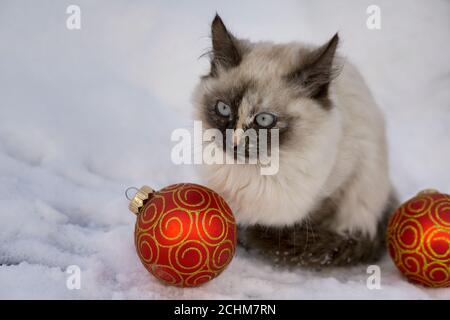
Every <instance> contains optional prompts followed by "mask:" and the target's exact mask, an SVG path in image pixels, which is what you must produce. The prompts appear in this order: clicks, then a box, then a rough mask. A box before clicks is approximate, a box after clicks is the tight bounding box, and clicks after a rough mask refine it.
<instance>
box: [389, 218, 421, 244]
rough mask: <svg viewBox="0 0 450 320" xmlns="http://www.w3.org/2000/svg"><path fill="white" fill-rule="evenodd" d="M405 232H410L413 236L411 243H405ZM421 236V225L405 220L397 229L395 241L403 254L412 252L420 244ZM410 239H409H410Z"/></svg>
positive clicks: (412, 220) (411, 220)
mask: <svg viewBox="0 0 450 320" xmlns="http://www.w3.org/2000/svg"><path fill="white" fill-rule="evenodd" d="M407 232H412V233H413V234H414V236H413V237H412V240H413V242H412V243H409V244H408V243H406V242H405V241H404V240H403V238H404V237H405V234H406V233H407ZM422 234H423V229H422V225H421V224H420V223H419V222H418V221H416V220H414V219H406V220H405V221H403V222H401V223H400V224H399V226H398V229H397V230H396V232H395V240H396V242H397V244H398V246H399V248H401V249H402V250H404V252H408V251H409V252H414V251H415V249H416V248H417V246H418V245H419V242H420V236H421V235H422ZM410 238H411V237H410Z"/></svg>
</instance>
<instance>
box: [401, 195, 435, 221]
mask: <svg viewBox="0 0 450 320" xmlns="http://www.w3.org/2000/svg"><path fill="white" fill-rule="evenodd" d="M433 201H434V200H433V197H432V196H431V195H423V196H421V197H419V198H414V199H412V200H410V201H408V202H407V203H406V210H404V211H403V212H404V213H405V214H406V215H408V216H413V217H420V216H423V215H426V214H427V212H428V211H429V210H430V208H431V205H432V204H433ZM418 204H420V206H419V207H418V208H415V206H417V205H418Z"/></svg>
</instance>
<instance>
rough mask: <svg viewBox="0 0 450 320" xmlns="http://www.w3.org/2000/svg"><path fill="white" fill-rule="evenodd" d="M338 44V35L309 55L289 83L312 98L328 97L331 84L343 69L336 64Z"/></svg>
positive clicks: (289, 78) (292, 74) (291, 76)
mask: <svg viewBox="0 0 450 320" xmlns="http://www.w3.org/2000/svg"><path fill="white" fill-rule="evenodd" d="M338 43H339V36H338V34H337V33H336V34H335V35H334V36H333V37H332V38H331V40H329V41H328V42H327V43H326V44H324V45H323V46H321V47H319V48H317V49H315V50H313V51H312V52H311V53H309V54H308V55H307V56H306V57H305V59H304V61H303V62H302V64H301V66H300V67H299V69H297V70H295V71H294V72H292V73H291V74H289V75H288V76H287V78H288V80H289V82H291V83H293V84H294V85H295V86H296V87H298V88H299V90H301V91H302V92H303V93H304V94H306V95H307V96H309V97H311V98H315V99H320V98H324V97H326V96H327V95H328V87H329V84H330V82H331V81H332V80H333V79H334V78H335V77H337V76H338V74H339V72H340V69H341V68H340V66H338V65H337V64H336V63H335V53H336V49H337V46H338Z"/></svg>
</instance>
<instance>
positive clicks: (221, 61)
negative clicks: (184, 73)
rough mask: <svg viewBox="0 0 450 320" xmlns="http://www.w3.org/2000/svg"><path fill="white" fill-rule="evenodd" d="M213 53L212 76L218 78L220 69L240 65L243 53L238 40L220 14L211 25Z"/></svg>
mask: <svg viewBox="0 0 450 320" xmlns="http://www.w3.org/2000/svg"><path fill="white" fill-rule="evenodd" d="M211 38H212V52H211V75H212V76H216V75H217V71H218V69H219V68H223V69H225V70H226V69H229V68H232V67H235V66H237V65H239V63H240V62H241V59H242V57H241V53H240V52H239V48H238V40H237V39H236V38H235V37H234V36H233V35H232V34H231V33H230V32H229V31H228V30H227V28H226V27H225V25H224V23H223V21H222V19H221V18H220V16H219V15H218V14H216V16H215V17H214V20H213V22H212V24H211Z"/></svg>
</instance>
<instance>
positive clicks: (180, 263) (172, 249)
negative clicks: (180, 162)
mask: <svg viewBox="0 0 450 320" xmlns="http://www.w3.org/2000/svg"><path fill="white" fill-rule="evenodd" d="M130 210H131V211H132V212H134V213H136V214H137V220H136V227H135V235H134V236H135V245H136V250H137V253H138V255H139V258H140V259H141V262H142V264H143V265H144V266H145V268H147V270H148V271H149V272H150V273H152V274H153V275H154V276H155V277H156V278H158V279H160V280H161V281H163V282H164V283H166V284H170V285H174V286H180V287H194V286H198V285H200V284H203V283H205V282H207V281H209V280H211V279H213V278H215V277H217V276H218V275H219V274H220V273H221V272H222V271H223V270H224V269H225V267H226V266H227V265H228V264H229V263H230V261H231V259H232V258H233V256H234V253H235V249H236V223H235V219H234V216H233V213H232V212H231V209H230V207H229V206H228V204H227V203H226V202H225V200H224V199H223V198H222V197H221V196H220V195H218V194H217V193H216V192H214V191H212V190H211V189H208V188H206V187H204V186H200V185H197V184H192V183H181V184H175V185H171V186H168V187H166V188H164V189H161V190H159V191H153V190H152V189H151V188H149V187H146V186H144V187H142V188H141V189H140V190H139V191H138V192H137V193H136V195H135V197H134V199H132V201H131V202H130Z"/></svg>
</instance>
